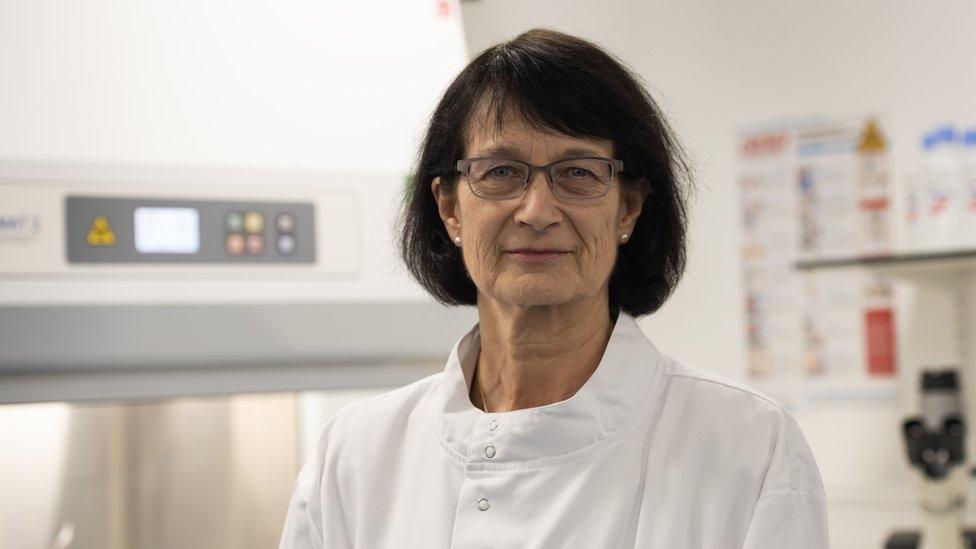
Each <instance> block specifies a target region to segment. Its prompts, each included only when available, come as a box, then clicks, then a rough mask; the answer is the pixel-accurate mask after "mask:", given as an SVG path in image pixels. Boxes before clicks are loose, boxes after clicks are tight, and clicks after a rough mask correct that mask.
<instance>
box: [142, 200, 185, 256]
mask: <svg viewBox="0 0 976 549" xmlns="http://www.w3.org/2000/svg"><path fill="white" fill-rule="evenodd" d="M134 217H135V237H136V238H135V240H136V251H138V252H139V253H142V254H195V253H197V252H198V251H200V212H198V211H197V210H196V208H136V210H135V214H134Z"/></svg>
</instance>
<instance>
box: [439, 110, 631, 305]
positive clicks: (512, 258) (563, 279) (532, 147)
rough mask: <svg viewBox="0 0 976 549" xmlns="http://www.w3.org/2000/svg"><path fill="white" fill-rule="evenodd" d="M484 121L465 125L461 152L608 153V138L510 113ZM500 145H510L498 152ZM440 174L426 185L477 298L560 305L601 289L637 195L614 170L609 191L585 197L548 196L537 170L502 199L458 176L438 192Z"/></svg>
mask: <svg viewBox="0 0 976 549" xmlns="http://www.w3.org/2000/svg"><path fill="white" fill-rule="evenodd" d="M473 119H478V117H474V118H473ZM488 128H490V125H488V124H480V125H474V124H472V126H471V127H470V128H469V131H468V136H469V137H468V142H467V143H466V146H465V158H472V157H477V156H491V157H504V158H512V159H515V160H522V161H524V162H529V163H531V164H535V165H537V166H541V165H545V164H549V163H550V162H555V161H557V160H563V159H567V158H574V157H581V156H601V157H605V158H613V157H614V156H613V153H614V150H613V143H612V142H610V141H606V140H598V139H587V138H574V137H569V136H566V135H562V134H554V135H548V134H545V133H542V132H539V131H538V130H536V129H534V128H532V127H531V126H529V125H527V124H525V123H524V122H523V121H521V120H519V119H518V118H517V117H514V116H511V115H509V116H507V117H506V119H505V123H504V125H503V127H502V131H501V132H499V133H497V134H496V133H494V132H491V131H490V130H489V129H488ZM501 148H504V149H507V150H508V151H510V152H508V153H507V154H500V153H498V152H497V151H496V150H497V149H501ZM439 179H440V178H435V179H434V181H433V182H432V184H431V190H432V191H433V192H434V196H435V197H436V200H437V204H438V209H439V211H440V216H441V219H442V220H443V221H444V225H445V227H446V228H447V232H448V234H449V236H450V238H451V239H452V240H455V238H456V237H458V236H460V237H461V251H462V253H463V257H464V263H465V266H466V267H467V270H468V273H469V274H470V276H471V279H472V280H473V281H474V284H475V286H476V287H477V288H478V291H479V301H480V300H481V299H483V298H485V297H488V298H491V299H495V300H498V301H500V302H502V303H506V304H512V305H518V306H539V305H560V304H565V303H569V302H573V301H579V300H583V299H587V298H592V297H594V296H596V295H597V294H600V293H601V292H606V291H607V288H608V281H609V278H610V273H611V270H612V269H613V265H614V262H615V261H616V257H617V246H619V245H621V235H623V234H627V235H630V234H632V229H633V225H634V221H635V220H636V219H637V216H638V215H640V211H641V206H642V204H643V198H644V195H643V193H642V192H640V191H637V190H633V189H622V188H621V186H620V184H619V177H618V176H616V175H615V176H614V181H613V184H612V185H611V188H610V191H609V192H608V193H607V194H605V195H603V196H602V197H599V198H592V199H565V198H560V197H558V196H556V195H554V194H553V191H552V189H551V188H550V187H549V183H548V178H547V176H546V174H545V172H544V171H542V170H537V171H535V173H534V174H533V175H532V178H531V179H530V180H529V186H528V188H527V189H526V190H525V194H523V195H522V196H521V197H519V198H514V199H508V200H485V199H483V198H479V197H478V196H475V195H474V194H472V193H471V188H470V187H469V186H468V184H467V181H466V179H465V178H464V176H461V177H460V179H459V181H458V184H457V185H456V186H455V193H454V194H453V195H449V194H441V193H440V192H439V191H440V185H441V183H440V180H439ZM529 250H558V251H559V253H555V254H545V255H543V254H538V253H536V254H533V253H531V252H529Z"/></svg>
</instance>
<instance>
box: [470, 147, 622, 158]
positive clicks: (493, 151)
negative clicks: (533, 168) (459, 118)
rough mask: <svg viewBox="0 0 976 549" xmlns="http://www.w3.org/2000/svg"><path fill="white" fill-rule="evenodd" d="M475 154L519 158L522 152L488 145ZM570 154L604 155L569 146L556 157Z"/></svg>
mask: <svg viewBox="0 0 976 549" xmlns="http://www.w3.org/2000/svg"><path fill="white" fill-rule="evenodd" d="M476 156H503V157H506V158H516V159H517V158H521V156H522V153H521V152H520V151H518V150H517V149H513V148H511V147H505V146H497V147H489V148H487V149H484V150H483V151H481V152H480V153H479V154H477V155H476ZM571 156H600V157H602V156H604V153H602V152H600V151H596V150H593V149H586V148H580V147H570V148H568V149H566V150H564V151H562V152H561V153H560V154H559V155H558V158H566V157H571Z"/></svg>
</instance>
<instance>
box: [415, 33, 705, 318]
mask: <svg viewBox="0 0 976 549" xmlns="http://www.w3.org/2000/svg"><path fill="white" fill-rule="evenodd" d="M482 102H483V103H484V106H487V109H486V110H485V111H483V112H484V113H486V115H485V117H486V119H485V120H484V122H485V123H488V122H489V120H488V119H489V118H491V114H492V113H494V115H495V116H494V127H495V129H496V131H497V130H500V129H501V127H502V125H503V122H504V119H505V113H506V112H507V110H508V109H512V110H513V112H515V113H517V114H518V115H519V116H520V117H521V118H522V119H523V120H525V121H526V122H527V123H528V124H530V125H531V126H532V127H533V128H535V129H538V130H540V131H543V132H546V133H550V134H551V133H552V132H559V133H562V134H564V135H568V136H572V137H581V138H596V139H606V140H609V141H611V142H612V143H613V145H614V156H615V157H616V158H619V159H621V160H623V163H624V170H623V171H622V172H621V173H620V178H619V180H620V183H621V184H622V185H626V186H642V185H643V186H644V187H645V188H646V189H647V190H648V194H647V198H646V199H645V201H644V205H643V209H642V211H641V214H640V217H638V218H637V221H636V224H635V226H634V231H633V233H634V234H633V235H631V237H630V239H629V241H628V242H627V243H626V244H624V245H622V246H620V247H619V248H618V255H617V262H616V264H615V265H614V268H613V272H612V273H611V275H610V283H609V286H610V288H609V290H610V308H611V311H612V312H613V314H614V315H615V314H616V312H617V310H618V309H622V310H624V311H626V312H627V313H629V314H631V315H633V316H641V315H646V314H650V313H653V312H654V311H656V310H657V309H658V308H660V307H661V305H663V304H664V302H665V301H666V300H667V298H668V296H670V295H671V293H672V292H673V291H674V288H675V286H677V284H678V281H679V280H680V279H681V274H682V273H683V272H684V267H685V261H686V252H685V239H686V225H687V211H686V210H687V206H686V203H687V196H688V190H689V189H688V186H689V185H690V184H691V178H690V170H689V163H688V161H687V160H686V156H685V154H684V152H683V151H682V149H681V146H680V144H679V143H678V141H677V139H676V138H675V135H674V132H673V130H672V129H671V127H670V126H669V124H668V122H667V121H666V120H665V118H664V116H663V115H662V114H661V110H660V108H659V107H658V106H657V104H656V103H655V102H654V100H653V99H652V98H651V96H650V94H649V93H648V92H647V90H646V87H645V85H644V84H643V82H642V80H641V78H640V76H638V75H637V74H636V73H635V72H633V71H632V70H631V69H629V68H627V67H626V66H625V65H624V64H623V63H622V62H621V61H620V60H618V59H617V58H615V57H614V56H613V55H611V54H609V53H607V52H606V51H604V50H603V49H601V48H600V47H599V46H597V45H595V44H593V43H591V42H588V41H586V40H583V39H580V38H577V37H575V36H571V35H568V34H564V33H561V32H557V31H553V30H549V29H533V30H530V31H527V32H525V33H523V34H520V35H519V36H517V37H515V38H514V39H512V40H510V41H508V42H503V43H500V44H496V45H494V46H492V47H490V48H488V49H486V50H485V51H483V52H482V53H481V54H479V55H478V56H477V57H476V58H475V59H474V60H473V61H471V62H470V63H469V64H468V66H467V67H465V68H464V70H463V71H461V73H460V74H459V75H458V76H457V77H456V78H455V79H454V81H453V82H452V83H451V85H450V86H448V88H447V91H445V92H444V96H443V97H442V98H441V100H440V102H439V103H438V105H437V108H436V109H435V110H434V113H433V114H432V116H431V119H430V124H429V126H428V128H427V132H426V135H425V137H424V139H423V141H422V143H421V146H420V151H419V154H418V158H417V163H416V166H415V169H414V171H413V173H412V174H411V176H410V177H409V178H408V187H407V192H406V196H405V197H404V201H403V204H402V208H401V211H400V214H399V223H398V230H399V240H400V242H399V244H400V255H401V256H402V258H403V261H404V262H405V264H406V266H407V268H408V269H409V271H410V273H411V274H412V275H413V277H414V278H416V280H417V281H418V282H419V283H420V284H421V285H422V286H423V287H424V288H426V289H427V291H429V292H430V293H431V295H432V296H433V297H434V298H435V299H436V300H438V301H439V302H441V303H444V304H447V305H475V304H476V299H477V298H476V296H477V289H476V287H475V285H474V282H473V281H472V280H471V278H470V277H469V276H468V272H467V269H466V267H465V266H464V260H463V258H462V255H461V252H460V249H459V248H458V247H457V246H456V245H455V244H454V243H453V242H452V241H451V238H450V236H449V235H448V234H447V231H446V229H445V228H444V224H443V221H442V220H441V218H440V215H439V214H438V209H437V203H436V201H435V199H434V196H433V193H431V191H430V185H431V182H432V181H433V179H434V178H435V177H438V176H439V177H440V178H441V181H442V183H441V188H442V189H444V190H445V192H454V190H455V189H456V185H457V183H458V181H460V180H461V174H460V173H459V172H458V171H457V170H456V169H455V163H456V162H457V160H459V159H461V158H463V155H464V154H465V151H464V146H465V140H466V138H467V135H466V129H467V127H468V124H469V123H471V120H472V116H473V115H474V113H475V111H476V109H477V108H478V106H479V105H481V104H482Z"/></svg>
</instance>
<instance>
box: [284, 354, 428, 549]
mask: <svg viewBox="0 0 976 549" xmlns="http://www.w3.org/2000/svg"><path fill="white" fill-rule="evenodd" d="M441 375H442V374H441V373H437V374H433V375H430V376H427V377H425V378H423V379H420V380H418V381H415V382H413V383H410V384H408V385H405V386H403V387H399V388H397V389H394V390H392V391H388V392H385V393H382V394H379V395H375V396H371V397H367V398H364V399H361V400H358V401H355V402H352V403H349V404H347V405H345V406H344V407H342V408H341V409H340V410H339V411H338V412H337V413H336V414H335V415H333V416H332V417H331V418H330V419H329V420H328V421H327V422H326V423H325V425H323V427H322V429H321V432H320V434H319V436H318V439H317V443H316V445H315V447H314V448H313V449H312V450H311V451H310V452H309V456H308V459H307V461H306V462H305V464H304V465H303V466H302V468H301V470H300V471H299V474H298V477H297V479H296V481H295V485H294V490H293V492H292V498H291V502H290V503H289V507H288V512H287V515H286V517H285V525H284V528H283V530H282V536H281V542H280V545H279V548H280V549H286V548H287V549H315V548H322V547H323V544H324V540H325V539H341V543H343V544H344V546H351V545H352V544H351V543H350V540H348V539H342V538H345V537H346V535H347V533H348V532H350V531H352V530H351V527H352V524H351V519H352V517H351V516H350V513H351V512H352V511H353V509H351V505H352V503H353V502H352V501H351V500H352V498H351V497H349V495H350V494H349V493H348V492H349V491H350V490H351V488H352V487H351V486H349V483H350V481H354V480H355V479H356V478H358V476H359V475H358V474H357V471H363V470H366V471H369V470H376V469H375V468H376V467H380V466H382V463H370V462H371V461H373V460H375V459H381V458H382V455H383V452H382V449H381V448H378V446H380V445H382V444H383V443H384V442H386V443H392V441H394V440H396V439H398V438H399V437H396V436H393V437H391V436H388V435H390V434H391V433H400V434H401V435H400V436H402V433H404V432H405V429H404V428H403V427H404V425H405V424H406V423H409V422H412V421H419V419H418V418H416V417H415V412H416V411H417V410H418V409H419V408H420V405H421V404H422V403H423V400H424V398H425V397H426V396H427V395H428V394H429V393H430V391H431V390H432V389H433V388H434V387H436V382H437V380H438V379H439V378H440V376H441ZM387 455H388V454H387ZM323 517H328V520H330V521H331V522H330V523H329V524H323V522H322V521H323Z"/></svg>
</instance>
